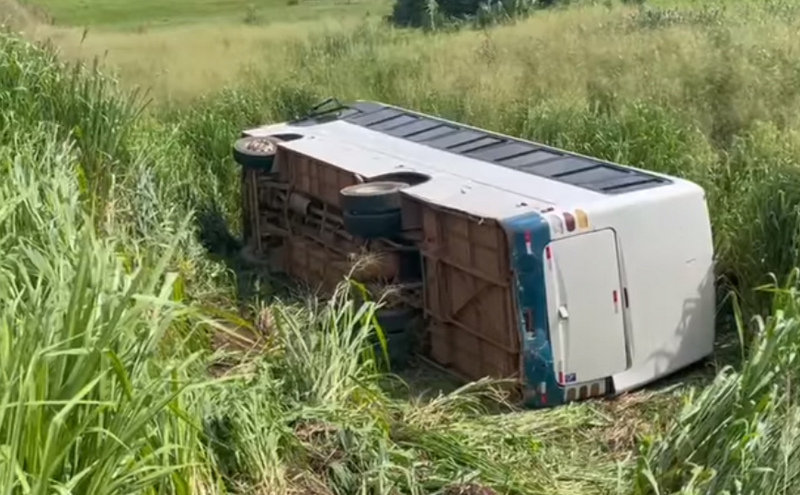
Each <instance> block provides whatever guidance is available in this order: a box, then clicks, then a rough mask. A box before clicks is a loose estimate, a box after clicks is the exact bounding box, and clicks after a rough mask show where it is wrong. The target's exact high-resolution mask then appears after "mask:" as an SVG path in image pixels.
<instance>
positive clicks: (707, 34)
mask: <svg viewBox="0 0 800 495" xmlns="http://www.w3.org/2000/svg"><path fill="white" fill-rule="evenodd" d="M2 1H3V0H0V2H2ZM5 1H7V0H5ZM186 1H188V0H186ZM0 5H2V4H0ZM6 5H12V4H10V3H7V4H6ZM86 5H90V6H91V8H88V9H87V8H80V9H74V8H72V7H74V4H71V3H69V2H67V1H66V0H49V1H47V2H42V3H41V4H40V5H38V7H40V8H41V9H42V10H41V11H39V10H38V9H36V12H34V9H33V8H32V7H31V6H30V5H29V6H28V7H27V8H26V9H16V7H15V11H14V13H15V22H16V23H17V24H16V26H18V27H20V28H21V29H22V31H23V33H22V36H24V37H27V39H29V40H44V39H50V40H51V41H52V42H53V44H54V48H55V49H57V50H59V52H58V55H56V54H55V53H54V52H53V51H50V50H49V49H42V48H38V47H35V46H33V45H31V44H29V42H28V41H24V40H23V39H22V37H21V36H20V35H14V34H3V35H2V36H0V45H2V49H1V50H0V205H2V206H0V253H2V254H0V301H2V303H1V304H0V391H2V393H0V400H2V406H0V453H2V456H0V488H3V489H4V491H5V492H7V493H49V492H52V491H56V490H58V491H61V492H62V493H75V494H79V493H80V494H84V493H109V494H111V493H253V492H256V493H269V494H273V493H274V494H283V493H321V494H322V493H325V494H327V493H335V494H345V493H348V494H349V493H386V494H390V493H391V494H393V493H413V494H423V493H425V494H427V493H447V494H453V493H492V492H486V491H484V492H479V490H478V488H477V487H478V486H483V487H491V488H492V489H493V490H494V491H495V492H497V493H514V494H532V493H533V494H535V493H542V494H560V493H563V494H574V493H581V494H583V493H586V494H595V493H596V494H600V493H604V494H605V493H636V494H650V493H693V494H694V493H697V494H700V493H709V494H710V493H715V494H716V493H725V492H726V490H728V492H730V493H764V494H765V495H766V494H773V493H774V494H777V493H793V492H795V491H797V489H798V488H800V486H798V483H800V482H798V478H797V477H796V476H795V474H796V472H797V470H798V469H800V460H798V458H797V454H796V453H797V452H798V451H800V450H799V449H798V447H800V439H799V438H798V436H797V435H796V418H797V417H798V410H797V406H796V403H797V400H796V399H798V394H797V392H796V391H795V389H794V387H793V383H795V382H796V380H797V379H798V378H800V377H798V376H797V374H798V372H797V366H796V363H795V359H796V355H797V350H798V345H800V336H798V329H800V315H798V302H799V301H800V296H798V293H797V288H798V286H797V279H796V277H794V274H795V272H794V269H795V267H797V266H800V259H798V258H799V257H800V208H798V204H800V187H799V186H798V184H800V181H798V179H800V163H798V162H800V134H798V132H799V131H800V120H798V119H800V117H798V116H800V111H799V110H800V59H798V58H797V57H796V56H795V55H796V53H798V50H800V39H799V38H798V37H797V36H795V33H796V32H798V29H799V28H800V21H798V19H799V18H798V16H797V15H796V14H797V13H798V12H799V11H800V10H799V9H798V7H797V6H796V5H795V4H794V3H792V2H783V1H779V0H770V1H768V2H747V1H741V2H735V3H721V2H720V3H716V2H704V3H702V4H699V5H698V4H694V3H690V2H666V1H662V2H659V4H658V5H650V6H645V7H641V8H640V7H635V6H631V5H627V4H617V3H608V4H607V5H603V4H598V5H588V6H580V5H578V6H573V7H569V8H559V9H552V10H547V11H542V12H539V13H537V14H536V15H534V16H532V17H531V18H529V19H525V20H521V21H518V22H516V23H512V24H509V25H503V26H498V27H493V28H489V29H484V30H470V29H462V30H457V31H453V32H442V31H437V32H432V33H422V32H417V31H410V30H396V29H392V28H389V27H387V26H385V25H383V24H381V23H380V20H379V19H378V18H377V16H376V15H374V14H375V13H372V14H373V15H370V17H369V18H367V19H361V16H362V14H364V12H365V9H367V8H370V9H371V7H365V4H357V3H353V4H351V5H352V6H353V9H354V10H355V11H357V12H356V13H355V14H353V15H352V16H350V15H347V16H345V15H342V16H338V14H337V15H335V16H333V17H341V18H332V17H331V16H329V15H328V14H325V15H322V16H321V17H319V16H317V15H316V14H315V15H308V16H306V17H304V16H305V15H306V14H303V15H302V16H300V15H298V17H295V18H292V17H291V16H290V15H288V14H286V15H285V16H283V15H282V14H279V13H280V12H283V11H284V10H285V9H290V8H294V6H291V5H288V4H287V5H278V4H275V6H274V10H270V9H267V8H266V7H265V9H264V11H263V12H262V14H261V15H262V16H264V18H267V19H269V22H268V21H263V22H261V21H260V22H254V23H251V22H250V21H248V22H247V23H245V18H243V17H241V18H240V17H239V15H238V12H240V8H241V6H239V5H238V4H237V3H236V2H231V3H230V4H222V3H219V2H216V3H213V2H205V3H204V2H200V0H197V3H193V4H192V5H193V6H195V7H196V9H195V11H194V12H193V13H192V15H189V14H186V15H181V14H182V13H183V12H184V11H185V9H177V7H175V6H178V5H179V4H178V3H176V4H175V6H173V7H170V8H173V9H177V10H172V11H169V10H168V9H167V8H166V7H165V8H164V9H162V10H157V9H152V8H151V9H143V10H139V11H137V9H134V8H132V7H131V9H132V10H114V9H117V8H119V7H120V5H122V4H118V3H113V2H101V1H100V0H98V3H97V4H96V5H95V4H90V3H87V4H86ZM131 5H132V4H131ZM159 5H161V4H159ZM181 5H182V4H181ZM104 6H105V7H108V8H105V7H104ZM302 6H303V4H302V1H301V7H302ZM17 7H18V6H17ZM112 7H113V8H112ZM270 8H272V7H270ZM321 8H322V7H321ZM328 8H330V9H331V12H337V13H338V12H340V10H339V6H336V5H335V4H329V5H328V6H327V7H324V8H323V10H325V9H328ZM384 8H385V7H384ZM59 9H61V10H59ZM165 9H166V10H165ZM310 10H311V9H309V11H310ZM7 12H11V10H10V9H9V10H7ZM32 12H34V13H32ZM59 12H62V13H59ZM63 12H68V13H67V14H64V13H63ZM175 12H177V13H178V14H175ZM269 12H272V13H273V14H274V15H271V14H269ZM326 12H327V10H326ZM195 14H196V17H195ZM70 15H72V16H74V17H72V18H70V17H69V16H70ZM48 16H52V17H55V20H56V22H55V25H53V24H52V23H48V22H47V19H48ZM279 17H280V18H282V19H284V18H285V19H286V20H285V22H283V21H282V22H280V23H273V22H271V20H272V19H273V18H279ZM159 19H160V20H159ZM295 20H296V21H297V22H294V21H295ZM69 24H71V25H69ZM84 24H89V25H91V26H92V27H90V29H89V31H88V33H84V31H83V29H82V26H83V25H84ZM106 51H107V55H106V56H105V57H104V58H103V59H102V61H101V64H100V65H99V66H98V67H96V68H95V67H94V66H91V65H89V66H85V67H83V68H82V69H74V68H73V66H72V64H73V63H74V62H76V61H86V62H88V61H90V60H91V59H92V58H93V57H94V56H96V55H102V54H104V53H105V52H106ZM111 74H114V75H115V76H116V79H118V80H114V79H111V78H110V75H111ZM137 87H138V88H144V89H151V90H152V92H151V93H150V94H149V95H145V94H142V93H138V92H135V91H134V89H135V88H137ZM327 96H337V97H339V98H341V99H348V98H363V99H377V100H383V101H387V102H390V103H395V104H399V105H402V106H406V107H410V108H415V109H419V110H422V111H426V112H431V113H436V114H440V115H442V116H445V117H448V118H451V119H454V120H459V121H464V122H467V123H471V124H475V125H479V126H482V127H487V128H490V129H494V130H497V131H500V132H504V133H507V134H512V135H518V136H522V137H527V138H532V139H535V140H537V141H542V142H546V143H549V144H552V145H555V146H559V147H562V148H568V149H571V150H574V151H578V152H582V153H586V154H590V155H595V156H598V157H601V158H606V159H610V160H614V161H617V162H621V163H627V164H631V165H636V166H641V167H644V168H648V169H652V170H658V171H662V172H667V173H672V174H677V175H680V176H682V177H687V178H689V179H692V180H695V181H697V182H698V183H700V184H701V185H703V186H704V187H705V189H706V191H707V194H708V200H709V205H710V208H711V214H712V219H713V224H714V225H713V227H714V236H715V247H716V251H717V257H718V275H719V277H720V295H721V296H725V295H726V291H727V290H728V289H735V290H736V291H738V296H737V297H736V298H735V299H734V300H733V301H734V304H730V299H728V300H726V301H721V304H720V309H721V313H720V314H721V317H720V323H721V324H720V328H719V332H718V333H719V337H720V338H719V340H720V346H719V353H718V356H717V358H716V360H715V362H713V363H709V364H708V366H707V367H706V369H697V370H692V371H690V372H689V373H686V374H683V375H681V376H677V377H674V379H671V380H669V381H668V382H665V383H659V384H656V385H655V386H653V387H651V388H649V389H647V390H643V391H640V392H637V393H635V394H631V395H629V396H626V397H623V398H620V399H617V400H609V401H596V402H588V403H581V404H576V405H572V406H569V407H564V408H559V409H554V410H548V411H536V412H520V411H505V414H503V415H496V414H495V413H496V412H497V408H498V407H499V408H501V409H507V406H505V405H503V404H502V400H501V398H499V397H497V392H496V391H495V389H494V387H493V384H491V383H479V384H473V385H470V386H467V387H465V388H463V389H459V390H456V391H454V392H447V391H445V392H443V393H442V394H441V395H438V390H436V389H435V388H434V389H433V390H429V391H428V394H426V395H425V397H424V398H420V397H418V393H419V389H420V388H424V387H426V386H427V387H434V386H436V385H439V383H438V379H439V377H434V381H433V382H428V381H420V377H418V376H409V377H406V378H408V379H409V380H410V381H412V385H413V387H411V388H410V389H407V388H406V387H405V386H403V385H402V384H400V383H397V382H396V381H394V380H392V379H390V378H389V377H387V376H385V375H384V374H383V373H382V372H381V370H380V369H379V368H378V367H377V365H376V362H375V361H374V360H373V359H371V358H370V357H369V356H368V355H361V354H360V353H359V350H360V349H361V346H363V344H364V343H365V342H366V339H367V338H368V333H369V331H370V325H369V324H368V322H367V320H365V319H364V318H366V316H368V314H367V315H364V314H362V315H360V316H358V315H357V314H356V313H354V312H352V311H351V309H352V304H353V302H352V301H350V300H349V299H348V298H346V297H344V295H343V296H342V297H341V298H337V299H335V300H333V301H330V302H319V301H316V300H314V299H313V298H310V297H306V296H304V295H299V296H298V295H297V294H296V293H294V292H288V293H287V292H286V291H285V290H284V289H282V288H281V287H280V286H279V285H278V283H277V281H275V280H273V279H269V278H265V277H263V276H260V274H259V273H258V272H257V271H256V270H254V269H253V267H249V266H247V265H246V263H245V261H244V260H242V259H240V258H238V257H237V256H236V254H235V253H236V251H237V249H238V240H237V237H238V233H237V232H238V218H239V208H240V205H239V199H238V187H239V183H238V180H239V179H238V170H237V167H236V165H235V164H234V163H233V161H232V159H231V157H230V145H231V142H232V140H233V139H235V137H236V136H237V135H238V134H239V132H240V130H241V129H242V128H245V127H247V126H251V125H256V124H261V123H265V122H269V121H276V120H278V119H284V118H288V117H291V116H293V115H296V114H298V113H299V112H302V111H304V110H305V109H307V108H308V107H309V106H310V105H312V104H314V103H316V102H318V101H319V100H321V99H323V98H325V97H327ZM150 98H152V99H150ZM654 221H657V219H654ZM771 275H774V277H775V278H776V279H777V280H778V284H779V286H780V287H785V288H784V289H781V290H779V291H776V292H773V293H767V292H763V291H761V292H755V291H753V290H752V289H753V288H755V287H758V286H761V285H763V284H766V283H770V281H771V280H772V278H771ZM721 299H722V298H721ZM366 309H367V310H372V309H374V308H372V306H370V305H367V306H366ZM332 315H338V316H339V318H331V316H332ZM354 315H355V316H354ZM729 316H734V317H736V318H730V317H729ZM753 318H755V319H753ZM331 321H336V322H337V325H336V327H335V328H332V327H331ZM751 321H752V322H753V323H750V322H751ZM242 333H244V334H248V335H251V336H253V338H254V339H255V340H257V342H249V343H246V344H247V345H246V347H248V348H250V352H248V353H243V352H241V351H235V350H234V349H232V348H230V347H228V348H225V347H222V348H221V346H220V342H221V341H231V340H235V338H236V336H237V335H241V334H242ZM737 333H738V334H739V336H740V337H739V338H737ZM740 339H741V342H743V343H744V344H746V345H744V346H742V345H740ZM728 364H730V365H732V367H731V368H727V367H725V366H726V365H728ZM426 378H428V377H426ZM448 390H449V389H448ZM766 468H769V469H766ZM681 490H683V491H681Z"/></svg>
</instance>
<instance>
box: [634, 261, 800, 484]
mask: <svg viewBox="0 0 800 495" xmlns="http://www.w3.org/2000/svg"><path fill="white" fill-rule="evenodd" d="M799 273H800V272H798V271H797V270H795V271H793V272H792V273H791V274H790V276H789V277H788V280H787V281H786V284H785V285H784V286H782V287H776V286H773V287H768V288H766V289H765V290H767V291H768V292H769V293H770V295H771V296H772V300H773V301H772V302H773V308H772V313H771V315H770V316H769V317H767V318H755V319H754V320H753V321H752V322H749V321H747V320H744V319H742V317H741V313H739V320H738V330H739V333H740V337H741V338H742V339H743V340H748V341H750V340H752V345H751V346H749V350H748V351H747V353H746V354H745V355H743V356H742V363H741V369H738V370H735V369H733V368H729V367H728V368H725V369H723V370H721V372H720V374H719V376H718V377H717V378H716V380H715V381H714V382H713V383H712V384H711V385H710V386H709V387H708V388H706V389H705V390H703V391H702V392H700V393H699V394H698V395H697V396H696V397H690V398H689V399H688V400H687V402H686V404H685V406H684V408H683V410H682V411H681V412H680V414H679V415H678V417H677V418H676V421H675V423H674V424H673V425H672V427H671V428H670V429H669V430H668V431H667V432H666V434H665V435H664V436H663V438H657V439H651V440H650V441H648V442H646V443H645V444H644V445H643V454H644V455H643V456H642V458H641V461H640V470H639V473H638V475H637V478H636V493H685V494H701V493H702V494H711V493H763V494H788V493H796V492H797V491H798V490H800V457H799V456H798V453H799V452H800V429H799V427H800V409H798V404H797V398H798V393H797V390H796V382H797V380H798V376H797V375H798V366H797V356H798V345H799V343H800V335H798V332H800V292H798V291H799V290H800V286H798V274H799Z"/></svg>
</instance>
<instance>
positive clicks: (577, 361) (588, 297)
mask: <svg viewBox="0 0 800 495" xmlns="http://www.w3.org/2000/svg"><path fill="white" fill-rule="evenodd" d="M543 259H544V263H545V273H546V277H545V278H546V280H547V303H548V313H549V314H548V316H549V320H550V341H551V342H552V345H553V358H554V359H553V361H554V362H553V366H554V367H555V373H556V376H557V377H558V380H559V382H560V383H562V384H570V383H580V382H588V381H592V380H597V379H602V378H605V377H608V376H611V375H613V374H615V373H619V372H621V371H624V370H625V369H626V368H627V354H626V350H625V320H624V316H623V311H624V308H623V306H624V305H623V293H622V289H621V284H620V270H619V260H618V257H617V245H616V235H615V233H614V231H612V230H610V229H605V230H599V231H595V232H589V233H586V234H579V235H576V236H573V237H567V238H564V239H559V240H556V241H553V242H552V243H550V244H549V245H548V247H547V248H546V249H545V253H544V258H543Z"/></svg>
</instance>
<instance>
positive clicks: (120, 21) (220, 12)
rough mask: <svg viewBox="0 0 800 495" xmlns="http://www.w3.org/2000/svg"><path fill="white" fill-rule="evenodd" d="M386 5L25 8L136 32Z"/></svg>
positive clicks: (303, 0)
mask: <svg viewBox="0 0 800 495" xmlns="http://www.w3.org/2000/svg"><path fill="white" fill-rule="evenodd" d="M388 5H389V4H388V3H387V2H386V1H382V0H258V1H253V0H222V1H220V0H174V1H170V2H161V1H158V0H144V1H139V2H120V1H117V0H42V1H36V2H30V3H29V4H28V6H29V7H31V10H34V11H35V12H36V13H37V14H40V15H41V17H42V18H43V20H45V21H47V22H49V23H51V24H55V25H64V26H91V27H96V28H100V29H106V30H116V29H122V30H131V29H132V30H139V31H141V30H143V29H148V28H158V27H165V26H168V27H171V26H175V25H180V24H191V23H197V22H203V23H243V24H253V25H262V26H264V25H269V24H276V23H277V24H280V23H286V22H296V21H303V20H312V21H316V20H319V19H320V18H322V17H336V18H341V17H350V16H361V15H368V14H369V13H370V12H373V13H381V12H383V11H385V10H386V9H387V7H388Z"/></svg>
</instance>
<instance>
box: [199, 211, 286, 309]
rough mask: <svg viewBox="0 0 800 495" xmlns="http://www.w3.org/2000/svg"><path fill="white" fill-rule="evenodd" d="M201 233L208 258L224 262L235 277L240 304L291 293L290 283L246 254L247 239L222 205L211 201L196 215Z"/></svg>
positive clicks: (200, 237) (249, 304) (271, 298)
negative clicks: (236, 231)
mask: <svg viewBox="0 0 800 495" xmlns="http://www.w3.org/2000/svg"><path fill="white" fill-rule="evenodd" d="M196 222H197V227H198V230H197V232H198V237H199V240H200V242H201V243H202V244H203V246H204V247H205V248H206V250H207V252H208V256H209V258H211V259H212V260H214V261H218V262H221V263H224V264H225V266H227V267H228V269H230V270H231V271H232V272H233V273H234V276H235V277H236V299H237V301H236V302H237V303H238V305H239V306H240V307H241V308H246V307H248V306H252V305H253V304H254V303H256V302H259V301H260V302H267V303H268V302H269V301H271V300H273V299H274V298H275V297H278V296H280V297H283V296H285V295H287V294H289V293H290V288H291V283H290V281H289V280H287V279H286V278H285V277H281V276H278V275H276V274H272V273H270V271H269V268H268V267H267V266H266V264H264V263H259V262H257V261H256V260H254V259H252V258H250V257H248V256H246V255H245V254H244V247H245V245H244V242H243V241H242V239H241V238H240V237H238V236H237V235H235V234H234V233H233V232H232V231H231V228H230V224H229V222H228V220H227V219H226V218H225V214H224V213H223V211H222V209H221V208H220V207H219V205H217V204H215V203H209V204H206V205H203V206H202V207H201V208H199V209H198V212H197V215H196Z"/></svg>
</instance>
